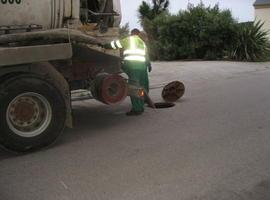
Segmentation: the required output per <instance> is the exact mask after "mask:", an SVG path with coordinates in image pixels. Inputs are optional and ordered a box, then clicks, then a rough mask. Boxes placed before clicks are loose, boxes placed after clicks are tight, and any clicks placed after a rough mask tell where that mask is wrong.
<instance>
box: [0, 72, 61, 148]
mask: <svg viewBox="0 0 270 200" xmlns="http://www.w3.org/2000/svg"><path fill="white" fill-rule="evenodd" d="M0 84H1V86H0V102H1V106H0V144H1V145H3V146H4V147H6V148H7V149H9V150H13V151H17V152H26V151H30V150H35V149H38V148H42V147H44V146H47V145H49V144H51V143H53V142H54V141H55V140H56V138H57V137H58V136H59V135H60V133H61V132H62V130H63V128H64V126H65V119H66V107H65V101H64V99H63V97H62V95H61V93H60V92H58V90H57V89H56V88H55V87H54V86H53V85H52V84H51V83H49V82H48V81H46V80H44V79H42V78H41V77H39V76H35V75H18V76H16V77H12V78H9V79H8V80H5V81H4V82H2V83H0Z"/></svg>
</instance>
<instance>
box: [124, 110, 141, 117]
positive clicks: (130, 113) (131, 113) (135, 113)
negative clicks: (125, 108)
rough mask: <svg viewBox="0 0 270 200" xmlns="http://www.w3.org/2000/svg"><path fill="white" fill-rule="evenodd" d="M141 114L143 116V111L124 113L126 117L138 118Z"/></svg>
mask: <svg viewBox="0 0 270 200" xmlns="http://www.w3.org/2000/svg"><path fill="white" fill-rule="evenodd" d="M142 114H143V111H134V110H131V111H129V112H127V113H126V115H127V116H138V115H142Z"/></svg>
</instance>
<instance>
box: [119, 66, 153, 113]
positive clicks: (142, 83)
mask: <svg viewBox="0 0 270 200" xmlns="http://www.w3.org/2000/svg"><path fill="white" fill-rule="evenodd" d="M122 68H123V70H124V72H125V73H126V74H127V75H128V78H129V84H132V85H136V86H139V87H143V88H144V89H145V90H146V91H147V92H149V78H148V71H147V66H146V63H145V62H138V61H124V64H123V67H122ZM130 98H131V103H132V110H133V111H137V112H143V111H144V100H143V99H140V98H136V97H130Z"/></svg>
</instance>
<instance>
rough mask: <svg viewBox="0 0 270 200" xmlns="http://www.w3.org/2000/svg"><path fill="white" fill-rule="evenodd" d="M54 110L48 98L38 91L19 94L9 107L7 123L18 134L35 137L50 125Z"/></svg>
mask: <svg viewBox="0 0 270 200" xmlns="http://www.w3.org/2000/svg"><path fill="white" fill-rule="evenodd" d="M51 112H52V110H51V106H50V104H49V102H48V101H47V99H46V98H45V97H43V96H41V95H39V94H36V93H25V94H22V95H19V96H17V97H16V98H14V99H13V101H12V102H11V103H10V104H9V106H8V109H7V117H6V118H7V123H8V126H9V128H10V129H11V130H12V131H13V132H14V133H16V134H17V135H20V136H23V137H33V136H37V135H39V134H41V133H42V132H43V131H44V130H46V128H47V127H48V126H49V124H50V122H51V117H52V113H51Z"/></svg>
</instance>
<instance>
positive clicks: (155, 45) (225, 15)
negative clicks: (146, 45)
mask: <svg viewBox="0 0 270 200" xmlns="http://www.w3.org/2000/svg"><path fill="white" fill-rule="evenodd" d="M143 26H144V29H145V31H146V32H147V33H148V35H149V36H150V40H151V43H150V52H151V55H152V56H151V57H152V58H153V59H159V60H176V59H219V58H223V56H224V52H225V51H226V50H227V49H229V47H230V46H231V44H232V42H233V40H234V38H235V35H236V33H235V29H236V21H235V20H234V19H233V17H232V14H231V12H230V11H229V10H220V9H219V6H218V5H216V6H214V7H212V8H211V7H205V6H204V4H203V3H201V4H199V5H198V6H193V5H192V4H190V5H189V6H188V9H187V10H186V11H180V12H179V13H178V14H177V15H171V14H169V13H167V12H164V13H161V14H160V15H158V16H157V17H155V18H154V19H153V20H149V19H144V23H143Z"/></svg>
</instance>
